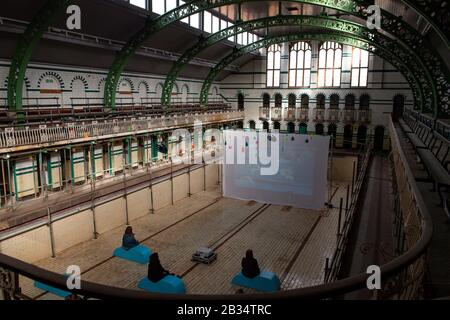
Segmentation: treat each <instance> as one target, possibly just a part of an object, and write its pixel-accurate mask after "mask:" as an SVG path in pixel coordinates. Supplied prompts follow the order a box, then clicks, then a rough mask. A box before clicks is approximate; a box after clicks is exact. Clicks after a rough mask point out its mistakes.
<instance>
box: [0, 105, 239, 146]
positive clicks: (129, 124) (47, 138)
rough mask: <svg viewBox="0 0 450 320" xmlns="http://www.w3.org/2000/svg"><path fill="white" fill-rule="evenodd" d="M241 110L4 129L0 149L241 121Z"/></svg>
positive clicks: (0, 135) (1, 134)
mask: <svg viewBox="0 0 450 320" xmlns="http://www.w3.org/2000/svg"><path fill="white" fill-rule="evenodd" d="M243 117H244V114H243V112H242V111H236V110H230V111H221V112H220V111H217V112H212V113H193V114H183V115H173V116H165V117H155V118H150V119H147V118H146V119H139V120H125V121H119V120H117V119H114V120H112V121H108V122H102V123H96V121H93V123H90V124H79V123H76V124H70V123H68V124H65V125H64V126H59V127H46V126H41V127H40V128H33V129H30V128H28V129H27V128H25V129H14V128H11V129H10V130H8V129H5V130H4V131H3V132H0V148H12V147H18V146H26V145H41V144H48V143H56V142H61V141H64V142H68V141H73V140H77V139H82V140H89V139H100V138H102V137H105V136H110V135H116V136H117V135H122V134H130V133H132V132H142V133H143V132H150V131H152V130H165V129H170V128H175V127H180V126H181V127H182V126H192V125H194V124H195V123H196V122H200V123H203V124H207V123H211V122H219V121H230V120H235V119H242V118H243Z"/></svg>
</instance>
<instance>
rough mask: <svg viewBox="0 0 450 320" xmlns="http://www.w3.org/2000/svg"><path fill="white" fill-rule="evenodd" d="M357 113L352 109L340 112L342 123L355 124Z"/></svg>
mask: <svg viewBox="0 0 450 320" xmlns="http://www.w3.org/2000/svg"><path fill="white" fill-rule="evenodd" d="M356 114H357V111H356V110H354V109H345V110H342V121H344V122H355V121H356V119H357V115H356Z"/></svg>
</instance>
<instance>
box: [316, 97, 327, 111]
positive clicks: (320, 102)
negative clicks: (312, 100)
mask: <svg viewBox="0 0 450 320" xmlns="http://www.w3.org/2000/svg"><path fill="white" fill-rule="evenodd" d="M316 108H317V109H325V96H324V95H323V94H318V95H317V97H316Z"/></svg>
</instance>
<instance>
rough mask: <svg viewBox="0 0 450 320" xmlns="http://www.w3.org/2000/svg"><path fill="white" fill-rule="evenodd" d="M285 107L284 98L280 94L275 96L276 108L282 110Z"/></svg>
mask: <svg viewBox="0 0 450 320" xmlns="http://www.w3.org/2000/svg"><path fill="white" fill-rule="evenodd" d="M282 106H283V96H282V95H281V94H279V93H277V94H275V108H281V107H282Z"/></svg>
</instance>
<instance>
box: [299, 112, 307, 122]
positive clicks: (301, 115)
mask: <svg viewBox="0 0 450 320" xmlns="http://www.w3.org/2000/svg"><path fill="white" fill-rule="evenodd" d="M297 120H298V121H302V122H307V121H309V109H297Z"/></svg>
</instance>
